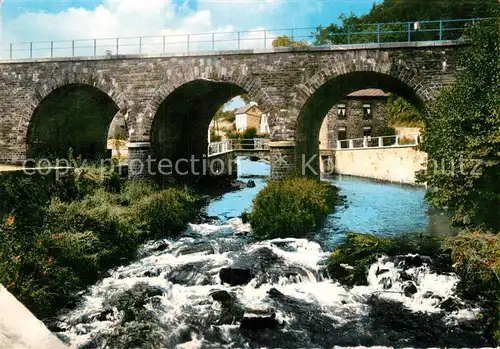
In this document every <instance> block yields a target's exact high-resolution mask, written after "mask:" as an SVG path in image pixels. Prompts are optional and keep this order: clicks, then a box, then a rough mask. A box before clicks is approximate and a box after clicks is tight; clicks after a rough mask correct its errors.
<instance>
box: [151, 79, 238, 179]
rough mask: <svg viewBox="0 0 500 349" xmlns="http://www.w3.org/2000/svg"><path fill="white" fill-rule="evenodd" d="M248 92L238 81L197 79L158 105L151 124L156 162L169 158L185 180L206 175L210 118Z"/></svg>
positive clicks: (175, 175) (181, 87)
mask: <svg viewBox="0 0 500 349" xmlns="http://www.w3.org/2000/svg"><path fill="white" fill-rule="evenodd" d="M244 93H246V91H245V90H244V89H243V88H242V87H240V86H238V85H236V84H233V83H228V82H216V81H211V80H194V81H191V82H188V83H185V84H183V85H182V86H180V87H178V88H177V89H176V90H174V91H173V92H172V93H170V94H169V95H168V96H167V98H166V99H165V100H164V101H163V102H162V103H161V105H160V107H159V108H158V110H157V112H156V114H155V117H154V120H153V124H152V127H151V138H150V139H151V147H152V157H153V159H155V164H158V163H159V162H160V161H161V160H162V159H168V162H166V160H164V164H166V163H168V164H172V167H171V172H172V175H173V176H174V177H176V178H177V179H179V180H181V181H193V180H194V179H196V178H199V177H200V175H203V160H204V159H206V157H207V150H208V129H209V125H210V121H211V120H212V118H213V116H214V114H215V113H216V112H217V110H218V109H219V108H220V107H221V106H222V105H223V104H224V103H226V102H227V101H229V100H231V99H232V98H234V97H236V96H239V95H241V94H244ZM191 159H195V160H196V161H192V160H191ZM187 161H189V163H188V162H187ZM176 164H177V166H176ZM156 169H157V167H156ZM155 172H156V173H158V171H156V170H155ZM164 172H165V171H164ZM158 177H161V175H158Z"/></svg>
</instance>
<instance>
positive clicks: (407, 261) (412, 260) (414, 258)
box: [396, 254, 432, 268]
mask: <svg viewBox="0 0 500 349" xmlns="http://www.w3.org/2000/svg"><path fill="white" fill-rule="evenodd" d="M396 260H397V261H399V264H400V265H401V264H402V265H404V267H405V268H418V267H421V266H422V265H424V264H432V259H431V258H430V257H427V256H421V255H418V254H417V255H411V254H409V255H407V256H397V257H396Z"/></svg>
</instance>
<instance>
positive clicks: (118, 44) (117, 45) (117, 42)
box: [116, 38, 120, 54]
mask: <svg viewBox="0 0 500 349" xmlns="http://www.w3.org/2000/svg"><path fill="white" fill-rule="evenodd" d="M119 52H120V38H116V54H118V53H119Z"/></svg>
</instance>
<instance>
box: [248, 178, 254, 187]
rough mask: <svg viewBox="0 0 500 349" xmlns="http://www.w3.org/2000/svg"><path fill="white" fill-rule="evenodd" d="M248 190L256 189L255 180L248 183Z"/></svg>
mask: <svg viewBox="0 0 500 349" xmlns="http://www.w3.org/2000/svg"><path fill="white" fill-rule="evenodd" d="M247 188H255V182H254V181H253V180H249V181H248V182H247Z"/></svg>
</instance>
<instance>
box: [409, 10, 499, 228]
mask: <svg viewBox="0 0 500 349" xmlns="http://www.w3.org/2000/svg"><path fill="white" fill-rule="evenodd" d="M499 28H500V20H499V18H496V19H494V20H490V21H485V22H482V23H480V24H475V25H473V26H472V27H471V28H469V29H468V31H467V33H466V38H467V39H468V40H470V41H471V46H470V47H468V48H467V49H466V50H465V51H464V53H463V55H462V56H461V57H460V59H459V64H460V66H461V67H462V69H460V70H459V71H458V72H457V74H456V81H455V83H454V84H453V85H451V86H450V87H448V88H444V89H442V90H441V93H440V95H439V97H438V99H437V101H436V102H435V104H434V105H432V106H431V107H430V108H429V111H428V116H427V120H426V130H425V132H424V144H423V150H424V151H426V152H427V153H428V154H429V163H428V169H427V171H425V172H420V173H419V174H418V179H419V180H420V181H423V182H427V184H428V186H429V187H430V188H432V189H431V190H430V191H429V192H428V194H427V198H428V200H429V202H430V203H431V204H432V205H433V206H437V207H448V208H450V209H451V210H452V211H453V212H454V217H453V220H454V221H455V222H460V223H465V224H484V225H485V226H486V227H488V228H492V229H495V230H497V231H498V229H500V218H499V217H500V112H499V106H500V59H499V57H500V56H499V37H500V32H499V31H500V30H499Z"/></svg>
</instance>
